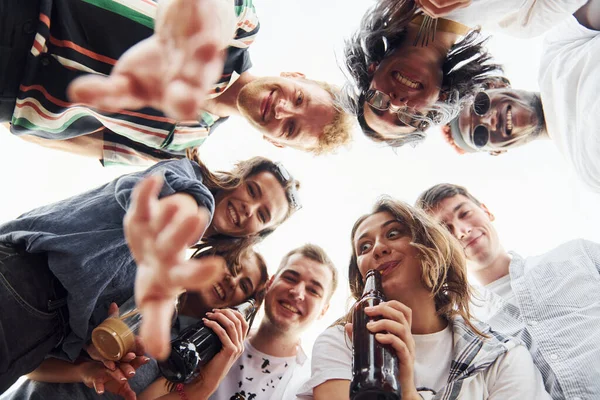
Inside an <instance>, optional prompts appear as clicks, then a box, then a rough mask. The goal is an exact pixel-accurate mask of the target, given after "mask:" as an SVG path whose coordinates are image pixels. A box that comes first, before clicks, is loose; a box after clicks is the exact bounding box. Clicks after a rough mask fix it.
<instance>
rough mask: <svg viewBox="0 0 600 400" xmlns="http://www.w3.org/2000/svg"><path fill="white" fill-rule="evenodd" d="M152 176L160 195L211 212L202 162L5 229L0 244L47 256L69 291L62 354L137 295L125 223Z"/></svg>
mask: <svg viewBox="0 0 600 400" xmlns="http://www.w3.org/2000/svg"><path fill="white" fill-rule="evenodd" d="M149 174H160V175H162V176H163V177H164V181H165V184H164V185H163V188H162V190H161V193H160V196H161V197H164V196H168V195H172V194H174V193H178V192H182V193H187V194H189V195H191V196H193V197H194V199H195V200H196V202H197V203H198V205H199V206H202V207H206V208H207V209H208V210H209V211H210V212H211V213H212V212H213V210H214V198H213V196H212V194H211V192H210V191H209V190H208V188H206V186H204V185H203V184H202V175H201V172H200V168H199V166H198V164H196V163H195V162H193V161H190V160H186V159H184V160H178V161H165V162H161V163H158V164H156V165H155V166H153V167H151V168H149V169H147V170H146V171H142V172H136V173H133V174H128V175H123V176H121V177H119V178H117V179H116V180H114V181H112V182H109V183H107V184H105V185H103V186H100V187H99V188H96V189H94V190H91V191H89V192H86V193H83V194H80V195H78V196H74V197H71V198H69V199H66V200H63V201H60V202H58V203H54V204H50V205H47V206H44V207H40V208H37V209H35V210H33V211H30V212H28V213H26V214H23V215H21V216H20V217H19V218H18V219H16V220H13V221H10V222H7V223H6V224H4V225H1V226H0V242H5V243H15V244H19V245H20V246H23V247H24V248H25V249H26V251H27V252H28V253H40V252H42V253H46V254H47V256H48V266H49V267H50V270H51V271H52V273H53V274H54V276H56V277H57V278H58V280H59V281H60V283H61V284H62V285H63V286H64V287H65V289H66V290H67V292H68V299H67V300H68V307H69V325H70V332H69V334H68V335H67V337H66V338H65V340H64V341H63V343H62V347H61V350H62V354H56V353H54V354H53V355H55V356H58V357H60V358H68V359H69V360H71V361H74V360H75V359H76V358H77V357H78V356H79V352H80V351H81V348H82V347H83V345H84V344H85V343H86V342H87V341H88V340H89V339H90V336H91V331H92V329H93V328H94V327H95V326H96V325H98V324H99V323H100V322H101V321H103V320H104V319H105V318H106V315H107V311H108V307H109V305H110V303H111V302H113V301H114V302H116V303H117V304H122V303H123V302H125V301H126V300H127V299H129V298H130V297H131V296H133V285H134V281H135V271H136V266H135V262H134V260H133V257H132V256H131V252H130V251H129V248H128V247H127V243H126V241H125V236H124V233H123V217H124V216H125V213H126V211H127V208H128V207H129V204H130V200H131V193H132V191H133V188H134V186H135V185H136V184H137V183H138V182H139V181H140V180H141V179H143V178H144V176H146V175H149Z"/></svg>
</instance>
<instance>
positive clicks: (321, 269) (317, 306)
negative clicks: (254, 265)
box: [265, 254, 333, 333]
mask: <svg viewBox="0 0 600 400" xmlns="http://www.w3.org/2000/svg"><path fill="white" fill-rule="evenodd" d="M271 279H272V281H271V285H270V286H269V289H268V290H267V294H266V296H265V317H266V319H267V321H268V322H269V323H270V324H272V325H273V326H274V327H276V328H277V329H278V330H280V331H284V332H295V333H300V332H302V331H303V330H305V329H306V328H307V327H308V326H310V324H312V323H313V322H314V321H315V320H317V319H318V318H320V317H322V316H323V315H324V314H325V312H326V311H327V308H328V307H329V304H328V303H327V297H328V294H329V292H328V291H330V290H331V285H332V279H333V275H332V273H331V270H330V269H329V268H328V267H327V266H325V265H323V264H320V263H318V262H317V261H314V260H311V259H309V258H306V257H304V256H302V255H301V254H293V255H292V256H290V258H289V259H288V261H287V263H286V265H285V266H283V267H282V268H280V270H279V272H278V273H277V275H276V276H274V277H273V278H271Z"/></svg>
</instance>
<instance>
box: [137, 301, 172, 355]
mask: <svg viewBox="0 0 600 400" xmlns="http://www.w3.org/2000/svg"><path fill="white" fill-rule="evenodd" d="M173 298H174V297H173ZM173 298H168V299H166V300H153V301H148V302H147V304H143V305H140V311H141V313H142V315H143V319H142V326H141V327H140V337H141V339H142V340H143V342H144V344H145V346H146V350H147V351H148V354H150V355H151V356H153V357H154V358H157V359H158V360H164V359H166V358H167V356H168V355H169V353H170V351H171V348H170V345H169V344H170V339H171V333H170V332H171V318H172V317H173V300H172V299H173ZM138 304H140V303H138Z"/></svg>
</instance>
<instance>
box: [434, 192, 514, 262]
mask: <svg viewBox="0 0 600 400" xmlns="http://www.w3.org/2000/svg"><path fill="white" fill-rule="evenodd" d="M431 214H432V215H433V216H434V217H435V219H437V220H438V221H439V222H441V223H442V224H444V225H445V226H446V227H447V228H448V230H449V231H450V233H452V235H453V236H454V237H455V238H457V239H458V240H459V242H460V244H461V245H462V247H463V249H464V251H465V255H466V256H467V259H468V260H469V261H472V263H469V266H470V267H471V268H475V271H473V272H476V271H478V270H481V269H484V268H485V267H487V266H488V265H490V264H491V263H492V262H493V261H494V260H496V259H497V258H498V257H499V256H500V255H501V254H503V252H504V250H503V248H502V246H501V244H500V238H499V237H498V233H497V232H496V229H495V228H494V226H493V224H492V221H493V220H494V216H493V215H492V214H491V213H490V212H489V211H488V209H487V208H486V207H485V206H484V205H483V204H482V205H481V206H478V205H477V204H475V203H473V201H471V200H470V199H468V198H467V197H465V196H463V195H461V194H458V195H455V196H452V197H447V198H445V199H444V200H442V201H441V202H439V204H438V205H437V206H436V207H434V208H433V210H432V212H431Z"/></svg>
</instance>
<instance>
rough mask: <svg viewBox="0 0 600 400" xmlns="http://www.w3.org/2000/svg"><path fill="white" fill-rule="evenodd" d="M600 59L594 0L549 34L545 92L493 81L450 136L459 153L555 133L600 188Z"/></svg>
mask: <svg viewBox="0 0 600 400" xmlns="http://www.w3.org/2000/svg"><path fill="white" fill-rule="evenodd" d="M599 64H600V0H589V1H588V2H587V4H585V5H584V6H583V7H581V8H580V9H579V10H577V12H575V14H573V16H571V17H569V18H567V19H566V20H564V21H563V22H562V23H561V24H559V25H557V26H556V27H555V28H554V29H553V30H552V31H550V32H549V33H548V35H547V36H546V38H545V45H544V52H543V55H542V60H541V64H540V65H541V67H540V72H539V85H540V92H539V93H535V92H527V91H524V90H516V89H511V88H509V87H500V88H498V87H497V86H498V85H493V86H496V87H495V88H492V89H488V90H486V91H484V92H480V93H478V94H477V95H475V98H474V99H473V102H472V104H470V105H469V106H468V107H464V108H463V110H462V112H461V113H460V115H459V117H457V118H456V119H455V120H454V121H452V122H451V124H450V129H448V128H446V130H445V135H446V137H447V139H448V140H449V142H450V144H451V145H453V146H454V147H455V148H457V149H458V151H459V152H463V153H464V152H467V153H472V152H477V151H487V152H489V153H491V154H500V153H503V152H505V151H507V150H508V149H511V148H514V147H518V146H521V145H523V144H526V143H528V142H530V141H532V140H536V139H548V138H550V139H552V140H553V141H554V143H555V144H556V146H557V147H558V148H559V150H560V151H561V152H562V153H563V154H564V155H565V157H566V158H567V159H568V160H569V161H570V162H571V164H573V166H574V167H575V170H576V172H577V174H578V175H579V176H580V177H581V179H582V180H583V181H584V182H585V183H586V184H587V185H588V186H589V187H590V188H592V190H594V191H596V192H600V135H598V126H600V100H598V93H597V92H598V88H600V74H598V70H597V66H598V65H599Z"/></svg>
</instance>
